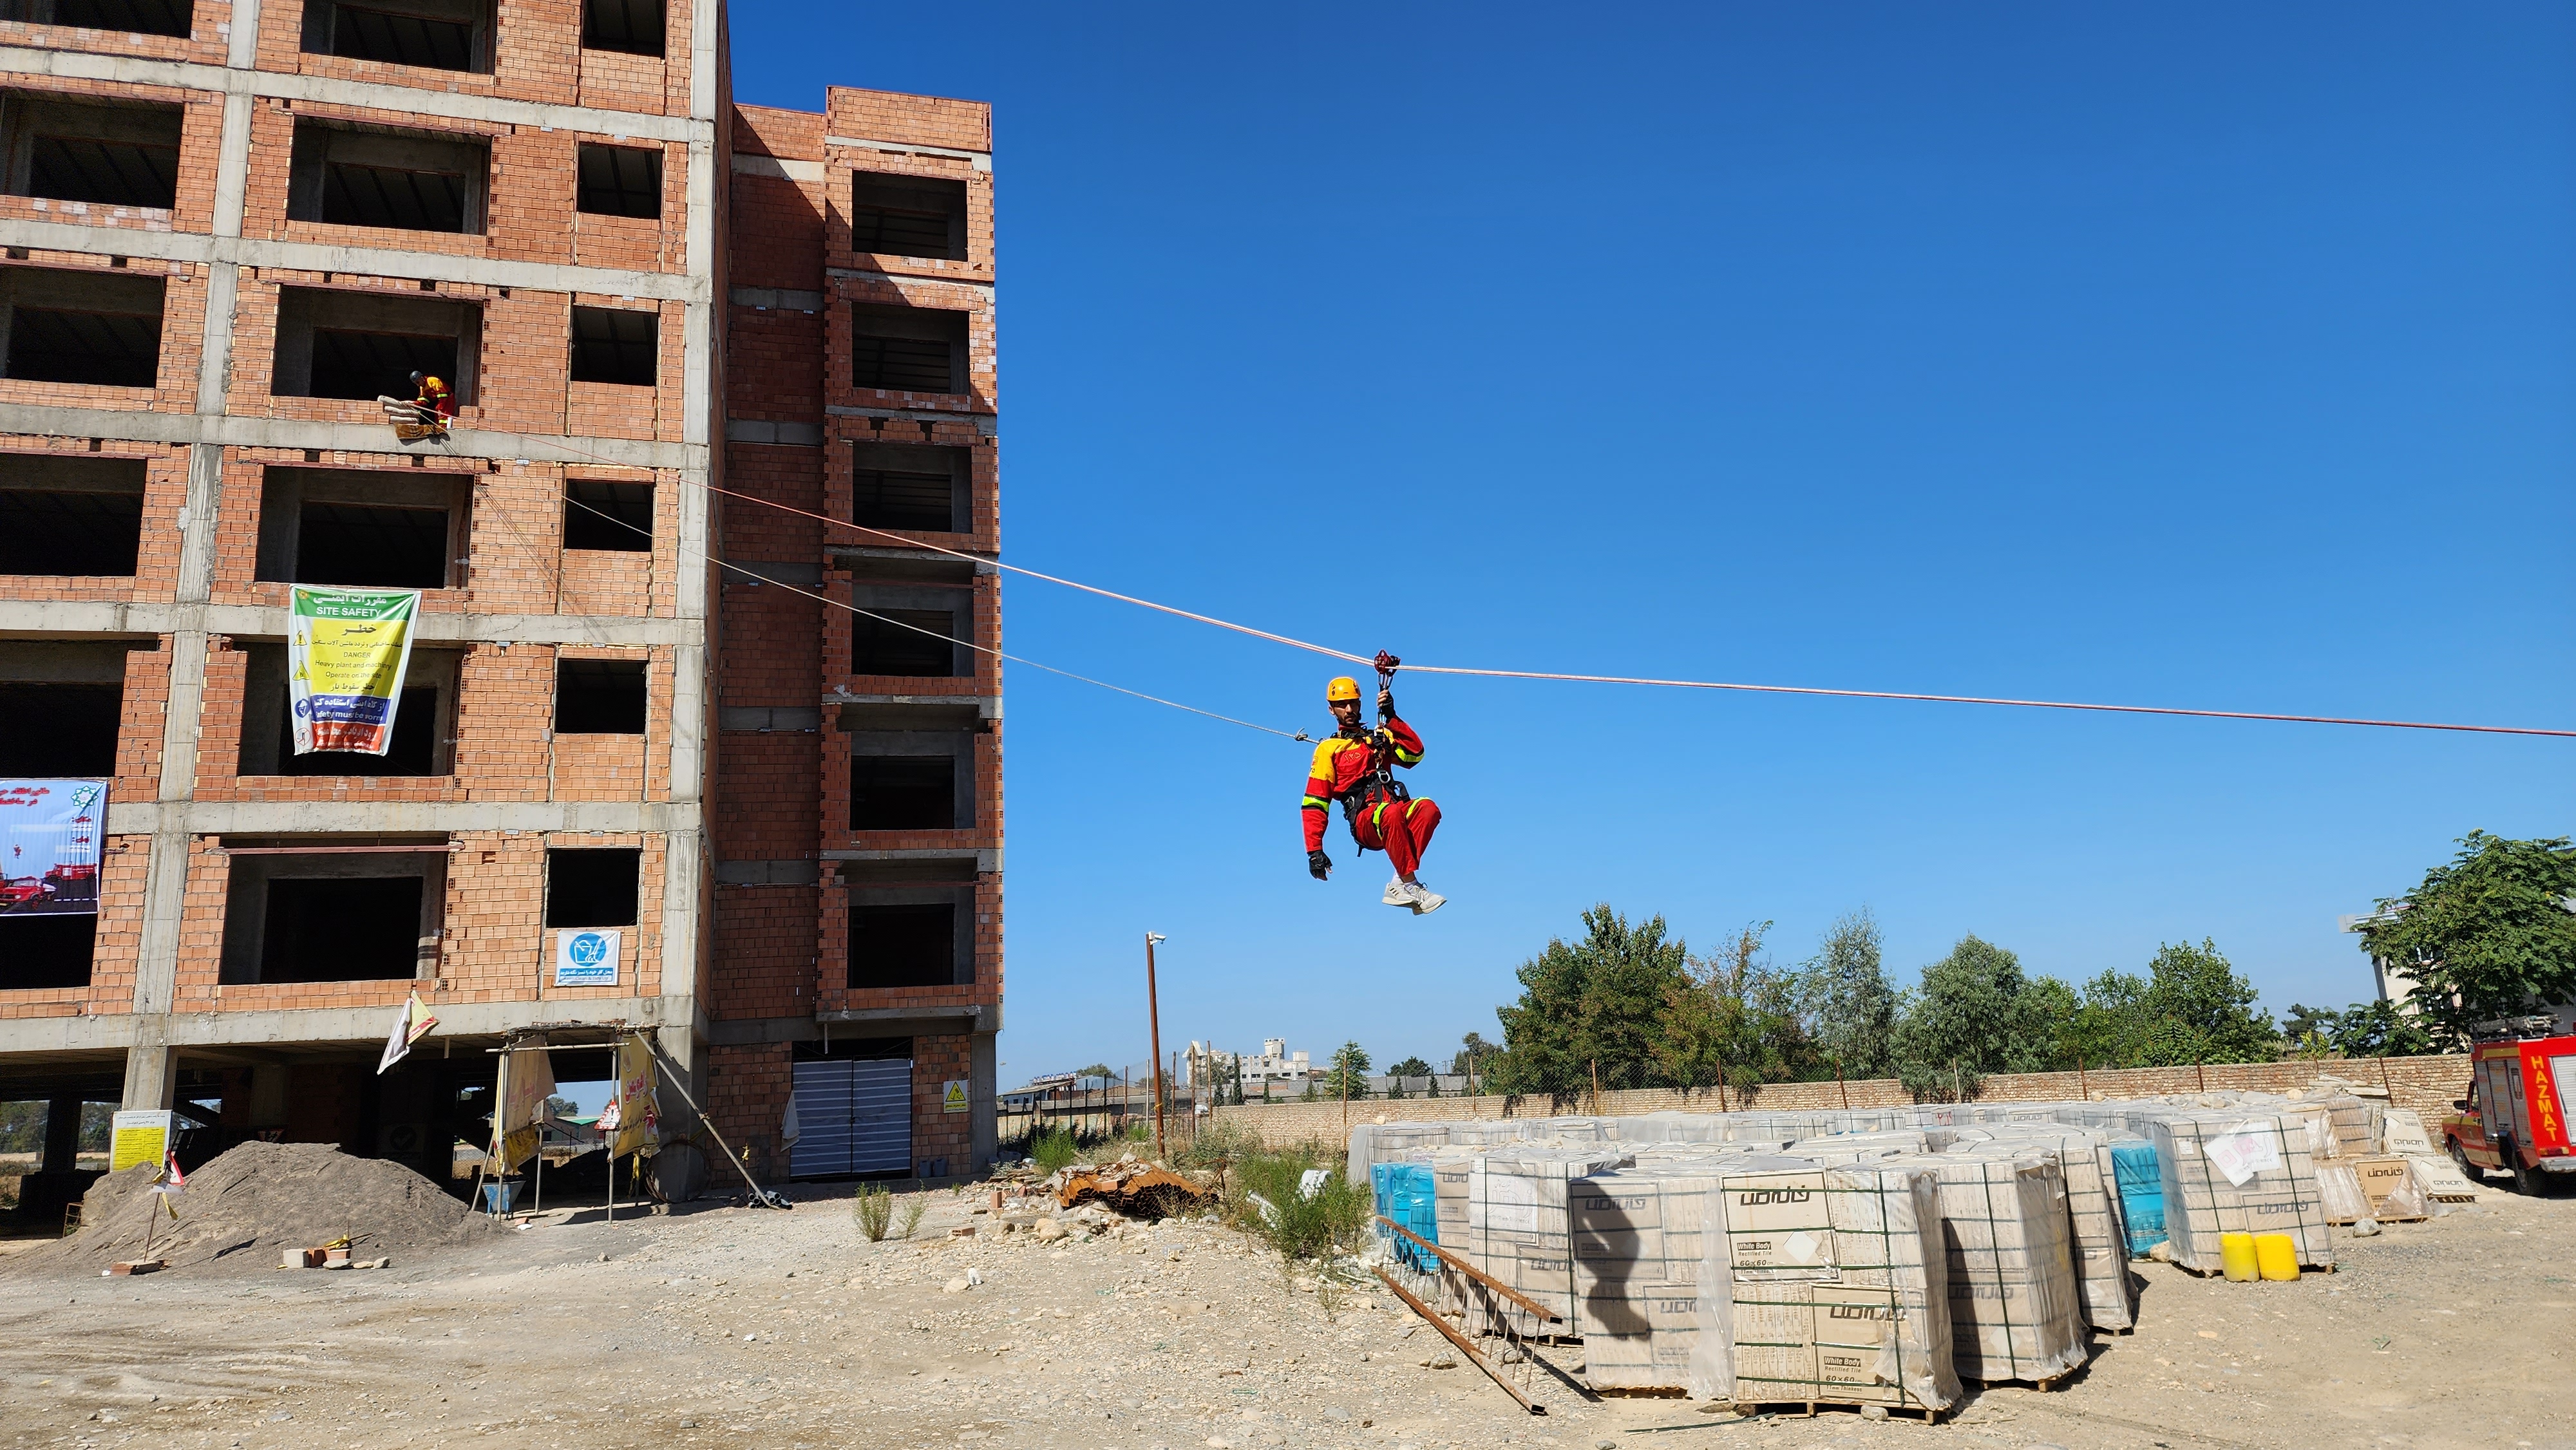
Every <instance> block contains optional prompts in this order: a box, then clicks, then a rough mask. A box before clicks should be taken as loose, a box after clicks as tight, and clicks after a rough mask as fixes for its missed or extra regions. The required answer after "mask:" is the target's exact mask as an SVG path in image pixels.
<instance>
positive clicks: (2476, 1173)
mask: <svg viewBox="0 0 2576 1450" xmlns="http://www.w3.org/2000/svg"><path fill="white" fill-rule="evenodd" d="M2451 1162H2452V1163H2453V1164H2454V1165H2456V1166H2457V1167H2458V1168H2459V1170H2460V1176H2461V1177H2462V1178H2465V1179H2467V1180H2469V1186H2470V1187H2472V1188H2475V1187H2477V1186H2478V1185H2479V1184H2481V1183H2484V1182H2486V1181H2487V1171H2486V1170H2485V1169H2483V1168H2480V1167H2479V1166H2478V1165H2476V1164H2475V1163H2472V1162H2470V1161H2469V1150H2468V1148H2467V1147H2466V1146H2465V1145H2463V1144H2462V1143H2461V1142H2460V1140H2459V1139H2457V1138H2453V1139H2452V1140H2451Z"/></svg>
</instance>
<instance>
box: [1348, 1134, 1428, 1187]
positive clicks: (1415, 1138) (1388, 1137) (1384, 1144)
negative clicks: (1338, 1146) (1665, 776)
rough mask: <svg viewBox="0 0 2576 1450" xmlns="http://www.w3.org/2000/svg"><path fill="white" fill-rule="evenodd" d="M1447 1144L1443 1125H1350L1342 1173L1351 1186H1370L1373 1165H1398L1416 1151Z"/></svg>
mask: <svg viewBox="0 0 2576 1450" xmlns="http://www.w3.org/2000/svg"><path fill="white" fill-rule="evenodd" d="M1448 1141H1449V1125H1448V1124H1447V1123H1358V1124H1354V1125H1353V1126H1352V1128H1351V1136H1350V1141H1349V1144H1348V1147H1347V1149H1346V1152H1347V1153H1348V1162H1349V1166H1348V1167H1347V1168H1346V1169H1345V1170H1344V1172H1345V1174H1346V1175H1347V1176H1348V1177H1349V1178H1350V1180H1351V1182H1353V1183H1370V1182H1373V1181H1374V1180H1373V1179H1372V1178H1371V1177H1370V1174H1369V1170H1370V1169H1371V1168H1372V1167H1374V1166H1376V1165H1377V1164H1380V1163H1400V1162H1402V1161H1404V1156H1405V1154H1407V1153H1408V1152H1411V1151H1412V1150H1414V1149H1416V1148H1437V1147H1439V1146H1440V1145H1441V1144H1443V1143H1446V1142H1448Z"/></svg>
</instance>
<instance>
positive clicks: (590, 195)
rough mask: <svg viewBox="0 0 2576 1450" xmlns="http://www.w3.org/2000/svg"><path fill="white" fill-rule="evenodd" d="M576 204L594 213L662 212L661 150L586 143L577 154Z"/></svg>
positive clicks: (633, 214)
mask: <svg viewBox="0 0 2576 1450" xmlns="http://www.w3.org/2000/svg"><path fill="white" fill-rule="evenodd" d="M574 172H575V177H576V187H575V201H574V204H575V205H576V206H577V207H579V208H580V209H581V210H583V211H586V212H589V213H591V214H592V215H594V216H626V217H644V218H658V217H660V216H661V215H662V153H661V152H659V151H653V150H646V149H643V148H641V147H635V146H593V145H590V144H588V143H584V144H583V145H582V147H581V149H580V151H579V152H578V153H577V154H576V157H575V166H574Z"/></svg>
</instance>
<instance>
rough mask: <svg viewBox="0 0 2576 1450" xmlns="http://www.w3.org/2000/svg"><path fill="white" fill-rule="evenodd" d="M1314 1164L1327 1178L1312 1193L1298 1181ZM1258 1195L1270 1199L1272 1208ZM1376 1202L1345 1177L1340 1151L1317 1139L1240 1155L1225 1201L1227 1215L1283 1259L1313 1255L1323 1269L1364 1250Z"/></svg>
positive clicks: (1361, 1188)
mask: <svg viewBox="0 0 2576 1450" xmlns="http://www.w3.org/2000/svg"><path fill="white" fill-rule="evenodd" d="M1313 1168H1320V1169H1323V1170H1324V1171H1325V1178H1324V1181H1323V1182H1322V1183H1321V1184H1319V1185H1317V1186H1316V1189H1315V1192H1314V1194H1313V1195H1312V1196H1311V1197H1310V1196H1308V1195H1305V1194H1301V1193H1299V1192H1298V1191H1297V1185H1298V1182H1299V1180H1300V1179H1302V1178H1303V1177H1304V1176H1305V1174H1306V1172H1307V1170H1308V1169H1313ZM1255 1195H1258V1196H1259V1197H1260V1198H1261V1199H1263V1200H1265V1201H1267V1202H1268V1203H1269V1205H1270V1208H1269V1209H1268V1210H1267V1211H1265V1210H1264V1209H1263V1208H1262V1207H1261V1205H1260V1204H1259V1203H1256V1202H1254V1201H1253V1198H1254V1196H1255ZM1372 1207H1373V1205H1372V1202H1371V1199H1370V1196H1369V1191H1368V1190H1367V1189H1366V1188H1364V1187H1361V1186H1359V1185H1357V1184H1354V1183H1352V1182H1350V1181H1349V1180H1348V1179H1347V1178H1345V1177H1344V1176H1343V1174H1342V1160H1341V1156H1340V1155H1339V1154H1338V1153H1335V1152H1332V1151H1331V1150H1330V1149H1328V1148H1327V1147H1325V1146H1324V1145H1322V1144H1316V1143H1308V1144H1304V1145H1301V1146H1299V1147H1295V1148H1289V1149H1278V1150H1274V1149H1258V1150H1255V1151H1253V1152H1251V1153H1249V1154H1246V1155H1245V1156H1242V1157H1238V1158H1237V1159H1235V1160H1234V1171H1233V1173H1232V1175H1231V1176H1230V1178H1229V1180H1228V1185H1227V1192H1226V1202H1225V1212H1226V1216H1227V1217H1228V1218H1229V1219H1231V1220H1233V1222H1234V1223H1235V1225H1236V1226H1237V1227H1239V1228H1241V1229H1243V1230H1244V1231H1245V1232H1247V1233H1250V1234H1253V1235H1255V1236H1257V1237H1259V1238H1260V1239H1261V1240H1262V1241H1264V1242H1265V1243H1267V1244H1269V1245H1270V1247H1271V1248H1273V1249H1275V1250H1277V1251H1278V1254H1279V1257H1280V1259H1281V1261H1282V1263H1283V1264H1294V1263H1296V1262H1298V1261H1300V1260H1309V1261H1312V1262H1314V1263H1315V1264H1316V1265H1318V1266H1319V1268H1322V1267H1329V1266H1330V1265H1331V1263H1332V1261H1333V1260H1334V1259H1335V1258H1337V1257H1339V1256H1340V1255H1343V1254H1350V1253H1356V1252H1358V1251H1359V1248H1360V1245H1361V1242H1362V1241H1363V1240H1364V1239H1365V1238H1366V1236H1367V1234H1368V1222H1369V1213H1370V1211H1371V1208H1372Z"/></svg>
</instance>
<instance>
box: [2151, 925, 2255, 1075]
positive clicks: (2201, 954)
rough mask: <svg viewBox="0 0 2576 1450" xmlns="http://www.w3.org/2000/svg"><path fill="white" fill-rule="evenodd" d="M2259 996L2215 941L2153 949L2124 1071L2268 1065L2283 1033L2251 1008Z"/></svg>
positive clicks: (2162, 946)
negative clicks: (2132, 1055)
mask: <svg viewBox="0 0 2576 1450" xmlns="http://www.w3.org/2000/svg"><path fill="white" fill-rule="evenodd" d="M2260 995H2261V994H2260V993H2258V992H2256V991H2255V990H2254V984H2253V983H2252V982H2249V981H2247V980H2245V978H2244V976H2243V975H2242V974H2240V973H2239V972H2238V971H2237V970H2236V968H2235V967H2234V966H2233V965H2232V964H2230V963H2229V962H2228V960H2227V958H2226V956H2225V955H2223V954H2222V953H2220V951H2219V950H2218V943H2216V942H2214V941H2211V940H2209V939H2207V938H2203V939H2202V940H2201V943H2200V945H2199V946H2196V947H2195V946H2192V945H2190V944H2188V943H2174V942H2167V943H2165V944H2163V945H2161V946H2158V947H2157V948H2156V956H2155V960H2154V961H2152V962H2150V963H2148V964H2147V990H2146V992H2145V994H2144V995H2143V996H2142V997H2140V998H2139V1001H2138V1010H2139V1012H2140V1014H2141V1015H2142V1016H2143V1018H2144V1021H2145V1027H2144V1031H2143V1032H2142V1033H2141V1034H2140V1036H2139V1037H2138V1038H2137V1039H2136V1044H2135V1052H2136V1054H2137V1057H2138V1060H2137V1061H2135V1062H2131V1063H2124V1064H2123V1066H2133V1067H2179V1066H2181V1065H2183V1064H2185V1063H2194V1062H2269V1061H2271V1060H2272V1058H2273V1057H2274V1056H2275V1055H2277V1054H2278V1052H2279V1050H2280V1045H2281V1033H2280V1029H2278V1028H2276V1027H2274V1026H2273V1025H2272V1014H2271V1013H2269V1012H2262V1011H2257V1010H2256V1009H2255V1006H2254V999H2255V998H2256V997H2258V996H2260Z"/></svg>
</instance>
